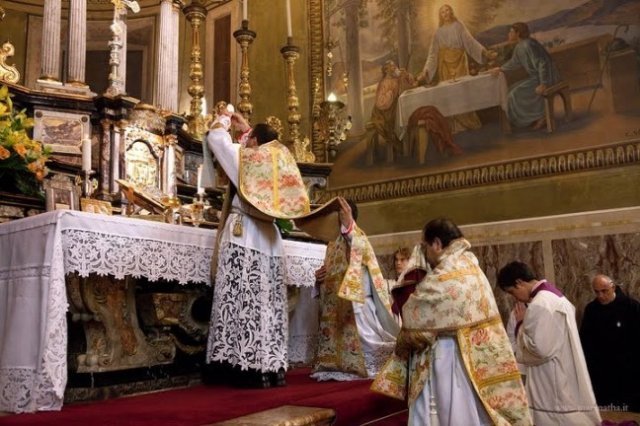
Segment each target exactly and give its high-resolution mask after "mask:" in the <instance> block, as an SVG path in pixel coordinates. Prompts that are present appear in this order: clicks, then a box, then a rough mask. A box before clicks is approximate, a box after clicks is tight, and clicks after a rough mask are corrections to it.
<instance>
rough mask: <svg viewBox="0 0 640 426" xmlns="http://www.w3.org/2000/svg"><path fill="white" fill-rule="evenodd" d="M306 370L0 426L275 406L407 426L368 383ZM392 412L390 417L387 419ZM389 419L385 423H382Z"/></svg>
mask: <svg viewBox="0 0 640 426" xmlns="http://www.w3.org/2000/svg"><path fill="white" fill-rule="evenodd" d="M309 372H310V371H309V369H295V370H292V371H289V372H288V373H287V384H288V385H287V386H285V387H281V388H271V389H236V388H230V387H225V386H215V385H213V386H204V385H200V386H195V387H191V388H187V389H175V390H168V391H163V392H156V393H152V394H146V395H140V396H132V397H126V398H119V399H112V400H107V401H99V402H92V403H81V404H70V405H65V406H64V407H63V408H62V410H61V411H55V412H52V411H49V412H40V413H34V414H17V415H10V416H6V417H0V425H51V426H56V425H90V426H99V425H118V426H120V425H122V426H125V425H130V426H134V425H145V426H147V425H154V426H183V425H203V424H207V423H213V422H218V421H222V420H228V419H232V418H235V417H240V416H244V415H247V414H251V413H255V412H257V411H263V410H267V409H269V408H275V407H279V406H281V405H303V406H309V407H322V408H332V409H334V410H335V411H336V423H335V425H343V426H356V425H362V424H365V423H366V424H369V425H372V426H396V425H397V426H400V425H406V421H407V420H406V419H407V417H406V412H402V411H403V410H404V409H406V405H405V403H404V402H402V401H398V400H394V399H391V398H387V397H385V396H382V395H378V394H375V393H372V392H371V391H369V386H370V385H371V381H370V380H359V381H354V382H333V381H332V382H322V383H318V382H316V381H315V380H312V379H310V378H309ZM393 413H396V414H395V415H393V416H389V415H390V414H393ZM385 416H389V417H388V418H384V419H383V417H385Z"/></svg>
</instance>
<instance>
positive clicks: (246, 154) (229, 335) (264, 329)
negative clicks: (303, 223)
mask: <svg viewBox="0 0 640 426" xmlns="http://www.w3.org/2000/svg"><path fill="white" fill-rule="evenodd" d="M232 118H233V119H234V121H236V122H237V126H236V127H238V128H239V130H240V131H243V132H244V133H246V134H247V136H248V138H247V143H246V147H243V146H242V145H241V144H238V143H233V141H232V139H231V136H230V134H229V131H228V130H229V127H230V124H231V121H230V119H229V118H228V117H227V116H224V115H223V116H220V117H218V118H217V119H216V121H215V122H214V125H213V127H212V129H211V130H210V131H209V133H208V135H207V141H206V142H207V144H208V147H209V148H210V149H211V151H212V152H213V154H214V155H215V158H216V160H217V161H218V162H219V164H220V165H221V166H222V168H223V169H224V171H225V173H226V174H227V176H228V177H229V181H230V185H233V186H234V187H235V188H237V192H238V194H237V195H236V196H234V197H233V200H232V205H231V211H230V213H229V215H228V217H227V218H226V221H225V222H224V226H223V227H222V229H220V230H219V233H220V235H219V243H218V244H219V248H218V256H217V268H212V269H215V283H214V292H213V306H212V310H211V321H210V324H209V337H208V343H207V354H206V360H207V363H214V365H219V366H221V370H222V371H223V372H224V371H225V368H227V369H230V370H231V373H230V376H231V377H230V379H231V380H233V383H234V384H236V385H244V386H252V387H270V386H274V385H278V386H280V385H284V384H285V382H284V372H285V371H286V369H287V367H288V357H287V339H288V310H287V290H286V287H285V283H284V271H285V263H284V262H285V257H284V247H283V243H282V237H281V235H280V232H279V230H278V228H277V226H276V225H275V223H274V218H283V219H289V218H294V217H298V216H301V215H304V214H306V213H309V197H308V195H307V191H306V188H305V186H304V183H303V181H302V177H301V175H300V170H299V169H298V166H297V164H296V161H295V159H294V158H293V156H292V155H291V153H290V152H289V150H288V149H287V148H286V147H285V146H284V145H282V144H281V143H280V142H278V140H277V133H276V131H275V130H274V129H273V128H271V127H270V126H268V125H267V124H264V123H259V124H257V125H256V126H255V127H254V128H253V129H250V128H249V126H248V124H247V123H246V121H245V120H244V119H243V118H242V116H241V115H239V114H234V115H233V116H232Z"/></svg>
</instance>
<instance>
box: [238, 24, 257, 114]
mask: <svg viewBox="0 0 640 426" xmlns="http://www.w3.org/2000/svg"><path fill="white" fill-rule="evenodd" d="M233 37H235V39H236V41H237V42H238V43H239V44H240V49H241V51H242V65H241V66H240V85H239V88H238V95H239V96H240V103H239V104H238V111H240V112H241V113H242V115H243V116H244V118H246V119H247V121H249V119H250V118H251V113H252V112H253V105H251V84H250V83H249V45H250V44H251V43H253V40H254V39H255V38H256V33H255V32H254V31H251V30H250V29H249V21H248V20H246V19H244V20H242V28H240V29H239V30H236V31H234V33H233Z"/></svg>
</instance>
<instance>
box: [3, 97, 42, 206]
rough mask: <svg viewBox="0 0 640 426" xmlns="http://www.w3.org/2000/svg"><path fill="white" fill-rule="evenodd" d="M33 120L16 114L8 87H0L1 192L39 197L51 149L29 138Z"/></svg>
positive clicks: (19, 112)
mask: <svg viewBox="0 0 640 426" xmlns="http://www.w3.org/2000/svg"><path fill="white" fill-rule="evenodd" d="M32 127H33V119H32V118H29V117H27V115H26V113H25V111H24V110H22V111H15V110H14V108H13V102H11V95H10V94H9V89H8V87H7V86H4V85H3V86H1V87H0V190H2V191H6V192H20V193H22V194H25V195H31V196H40V197H41V196H42V189H41V186H40V182H42V180H43V179H44V177H45V176H46V175H47V173H48V170H47V168H46V162H47V159H48V158H49V156H50V155H51V151H50V149H48V148H47V147H44V146H43V144H42V143H41V142H39V141H34V140H33V139H31V138H30V137H29V135H28V133H27V130H29V129H31V128H32Z"/></svg>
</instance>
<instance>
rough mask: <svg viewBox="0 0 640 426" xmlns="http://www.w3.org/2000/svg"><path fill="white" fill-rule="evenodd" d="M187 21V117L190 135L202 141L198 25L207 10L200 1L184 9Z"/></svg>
mask: <svg viewBox="0 0 640 426" xmlns="http://www.w3.org/2000/svg"><path fill="white" fill-rule="evenodd" d="M184 14H185V17H186V18H187V21H189V23H190V24H191V63H190V64H189V78H190V79H191V84H189V87H188V89H187V92H188V93H189V95H191V109H190V112H189V115H188V116H187V125H188V126H189V131H190V133H191V134H192V135H193V136H194V137H196V138H197V139H202V138H203V136H204V134H205V132H206V131H207V128H206V118H205V117H204V116H203V115H202V97H203V95H204V84H203V82H202V79H203V75H204V74H203V71H202V55H201V50H200V24H201V23H202V22H203V21H204V20H205V18H206V17H207V9H206V8H205V7H204V6H203V5H202V3H201V0H193V1H192V2H191V4H190V5H189V6H187V7H185V8H184Z"/></svg>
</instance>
